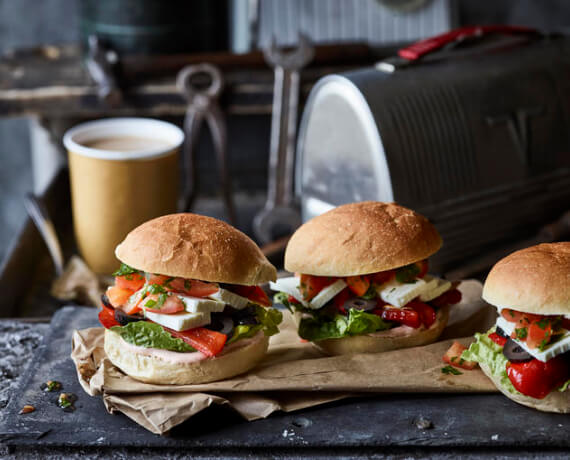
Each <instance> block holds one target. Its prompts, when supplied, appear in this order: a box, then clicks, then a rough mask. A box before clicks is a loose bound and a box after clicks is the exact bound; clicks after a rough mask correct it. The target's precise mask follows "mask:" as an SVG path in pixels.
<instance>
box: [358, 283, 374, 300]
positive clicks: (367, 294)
mask: <svg viewBox="0 0 570 460" xmlns="http://www.w3.org/2000/svg"><path fill="white" fill-rule="evenodd" d="M377 296H378V292H376V288H375V287H374V286H373V285H372V284H370V287H369V288H368V290H367V291H366V292H365V293H364V294H363V295H361V296H360V297H361V298H362V299H364V300H372V299H375V298H376V297H377Z"/></svg>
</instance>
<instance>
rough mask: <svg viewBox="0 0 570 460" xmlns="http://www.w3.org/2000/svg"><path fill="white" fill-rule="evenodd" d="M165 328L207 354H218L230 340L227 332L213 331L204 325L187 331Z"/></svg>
mask: <svg viewBox="0 0 570 460" xmlns="http://www.w3.org/2000/svg"><path fill="white" fill-rule="evenodd" d="M164 329H165V330H166V331H168V332H170V334H171V335H172V336H173V337H177V338H179V339H182V340H183V341H184V342H186V343H187V344H188V345H190V346H191V347H193V348H195V349H196V350H198V351H201V352H202V353H204V354H205V355H206V356H216V355H218V354H219V353H220V352H221V351H222V349H223V348H224V345H225V344H226V341H227V340H228V336H227V335H226V334H222V333H221V332H216V331H211V330H210V329H206V328H204V327H196V328H194V329H189V330H187V331H175V330H173V329H169V328H167V327H165V328H164Z"/></svg>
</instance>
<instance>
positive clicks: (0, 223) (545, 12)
mask: <svg viewBox="0 0 570 460" xmlns="http://www.w3.org/2000/svg"><path fill="white" fill-rule="evenodd" d="M261 1H263V0H261ZM79 4H80V1H79V0H0V54H2V53H5V52H6V51H8V50H9V49H10V48H13V47H28V46H34V45H37V44H39V43H62V42H71V41H74V40H76V39H77V37H78V35H79V34H78V27H77V24H78V11H79ZM458 17H459V21H460V22H461V23H462V24H477V23H485V24H491V23H506V24H522V25H528V26H535V27H541V28H545V29H558V30H560V29H566V30H568V29H569V28H570V1H568V0H549V1H543V0H500V1H494V2H491V1H481V0H461V1H460V2H459V11H458ZM0 115H1V114H0ZM246 118H250V119H249V120H247V119H246ZM252 126H253V129H252ZM229 129H230V136H231V138H230V143H231V147H230V153H231V155H232V164H233V165H234V168H235V169H236V170H237V171H238V174H236V177H235V180H234V183H235V185H236V186H237V187H238V188H240V189H245V190H250V191H251V190H253V189H257V190H259V189H262V188H263V187H264V186H265V185H264V184H265V182H264V171H265V168H266V165H265V164H262V163H263V160H264V158H265V157H266V155H267V149H268V137H267V136H268V118H267V117H257V120H256V119H255V117H253V118H252V117H236V119H235V120H231V123H230V128H229ZM252 132H253V133H254V135H250V133H252ZM206 143H208V141H206ZM248 162H255V164H248ZM244 165H247V166H248V171H249V170H250V169H252V170H254V171H255V172H254V174H250V175H248V174H244V171H245V169H244ZM200 167H201V168H202V170H203V179H204V180H203V183H202V185H203V188H204V189H205V190H206V191H210V192H211V191H212V190H213V189H215V181H216V177H215V171H216V168H215V163H214V162H213V161H211V159H207V158H205V157H201V158H200ZM31 189H32V176H31V164H30V143H29V139H28V126H27V122H26V120H24V119H12V120H2V119H0V260H1V259H2V258H3V256H4V254H5V251H6V248H7V246H8V244H9V243H10V241H11V240H12V238H13V237H14V235H15V233H16V231H17V229H18V228H19V226H20V225H21V222H22V220H23V218H24V209H23V205H22V202H21V197H22V196H23V194H24V193H25V192H26V191H30V190H31Z"/></svg>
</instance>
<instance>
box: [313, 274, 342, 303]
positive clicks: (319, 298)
mask: <svg viewBox="0 0 570 460" xmlns="http://www.w3.org/2000/svg"><path fill="white" fill-rule="evenodd" d="M346 286H347V284H346V283H345V282H344V281H343V280H337V281H335V282H334V283H333V284H331V285H329V286H327V287H326V288H324V289H323V290H322V291H321V292H319V293H318V294H317V295H316V296H315V297H313V298H312V299H311V301H310V302H309V308H312V309H313V310H317V309H319V308H323V307H324V306H325V305H326V303H327V302H328V301H329V300H331V299H332V298H333V297H334V296H335V295H337V294H338V293H339V292H340V291H342V290H343V289H344V288H345V287H346Z"/></svg>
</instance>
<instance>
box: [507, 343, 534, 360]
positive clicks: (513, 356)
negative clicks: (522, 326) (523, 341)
mask: <svg viewBox="0 0 570 460" xmlns="http://www.w3.org/2000/svg"><path fill="white" fill-rule="evenodd" d="M503 355H505V358H507V359H508V360H509V361H510V362H511V363H524V362H526V361H531V360H533V359H534V357H533V356H532V355H531V354H530V353H528V352H527V351H525V349H524V348H523V347H521V346H520V345H519V344H518V343H516V342H515V341H514V340H511V339H508V340H507V343H505V346H504V347H503Z"/></svg>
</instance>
